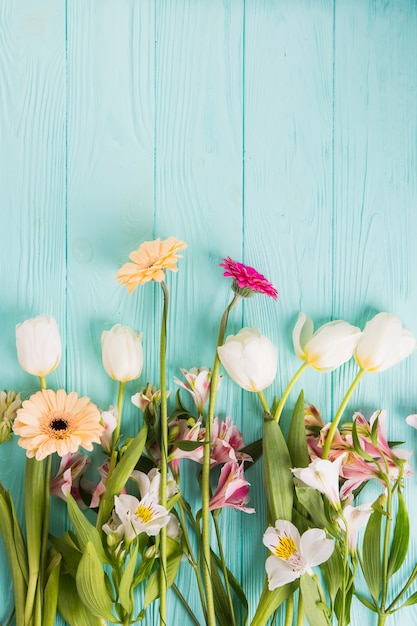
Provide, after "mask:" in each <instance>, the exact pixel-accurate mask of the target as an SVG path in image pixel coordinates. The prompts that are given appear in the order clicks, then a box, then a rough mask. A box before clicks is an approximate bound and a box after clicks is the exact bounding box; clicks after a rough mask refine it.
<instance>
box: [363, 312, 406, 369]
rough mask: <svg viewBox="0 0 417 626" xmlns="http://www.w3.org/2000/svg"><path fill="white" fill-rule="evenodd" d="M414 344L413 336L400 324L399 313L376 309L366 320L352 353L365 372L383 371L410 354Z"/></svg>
mask: <svg viewBox="0 0 417 626" xmlns="http://www.w3.org/2000/svg"><path fill="white" fill-rule="evenodd" d="M416 346H417V343H416V338H415V336H414V335H413V333H412V332H411V331H410V330H407V329H406V328H403V325H402V323H401V320H400V318H399V317H397V316H396V315H393V314H392V313H378V314H377V315H375V317H373V318H372V319H371V320H370V321H369V322H367V323H366V325H365V328H364V330H363V333H362V337H361V339H360V341H359V343H358V345H357V346H356V349H355V353H354V356H355V360H356V362H357V364H358V365H359V367H360V368H361V369H363V370H365V371H366V372H383V371H385V370H387V369H388V368H390V367H392V366H393V365H395V364H396V363H398V362H399V361H402V360H403V359H405V358H406V357H407V356H409V355H410V354H411V353H412V352H413V351H414V350H415V349H416Z"/></svg>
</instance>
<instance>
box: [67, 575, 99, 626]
mask: <svg viewBox="0 0 417 626" xmlns="http://www.w3.org/2000/svg"><path fill="white" fill-rule="evenodd" d="M58 611H59V613H60V614H61V616H62V617H63V619H64V620H65V622H66V623H67V624H69V626H103V621H102V619H101V618H99V617H96V616H95V615H93V614H92V613H91V612H90V611H89V610H88V609H87V607H86V606H85V605H84V604H83V603H82V602H80V596H79V595H78V591H77V587H76V583H75V580H74V579H73V578H72V577H71V576H70V575H69V574H64V575H61V577H60V585H59V594H58Z"/></svg>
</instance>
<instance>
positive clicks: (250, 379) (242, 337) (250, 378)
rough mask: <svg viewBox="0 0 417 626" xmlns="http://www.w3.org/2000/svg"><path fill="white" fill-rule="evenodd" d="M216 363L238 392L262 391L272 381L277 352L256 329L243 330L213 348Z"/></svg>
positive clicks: (275, 368)
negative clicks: (237, 388)
mask: <svg viewBox="0 0 417 626" xmlns="http://www.w3.org/2000/svg"><path fill="white" fill-rule="evenodd" d="M217 352H218V355H219V358H220V361H221V363H222V365H223V367H224V369H225V370H226V372H227V373H228V374H229V376H230V377H231V378H233V380H234V381H235V383H237V384H238V385H239V386H240V387H242V389H246V390H247V391H255V392H258V391H262V390H263V389H265V388H266V387H269V385H270V384H271V383H272V382H273V381H274V379H275V376H276V373H277V364H278V351H277V348H276V346H274V344H273V343H272V341H271V340H270V339H269V338H268V337H266V336H265V335H262V334H261V331H260V330H259V329H258V328H243V329H242V330H241V331H239V332H238V334H237V335H229V337H227V339H226V342H225V343H224V344H223V345H222V346H219V347H218V348H217Z"/></svg>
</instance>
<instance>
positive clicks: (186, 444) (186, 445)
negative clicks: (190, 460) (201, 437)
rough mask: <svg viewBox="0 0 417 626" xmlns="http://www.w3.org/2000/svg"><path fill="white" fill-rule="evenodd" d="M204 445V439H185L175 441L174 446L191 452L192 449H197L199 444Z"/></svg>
mask: <svg viewBox="0 0 417 626" xmlns="http://www.w3.org/2000/svg"><path fill="white" fill-rule="evenodd" d="M204 445H206V444H205V443H204V441H187V440H186V439H184V440H181V441H175V446H176V447H177V448H179V449H180V450H185V451H186V452H192V451H193V450H197V448H201V446H204Z"/></svg>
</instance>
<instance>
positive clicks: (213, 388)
mask: <svg viewBox="0 0 417 626" xmlns="http://www.w3.org/2000/svg"><path fill="white" fill-rule="evenodd" d="M241 298H242V296H240V295H238V294H235V296H234V297H233V300H232V301H231V302H230V304H229V306H228V307H227V308H226V310H225V311H224V313H223V315H222V318H221V321H220V326H219V334H218V337H217V345H216V355H215V358H214V364H213V370H212V372H211V384H210V400H209V408H208V415H207V419H206V424H205V426H206V434H205V438H204V444H205V445H204V455H203V468H202V479H201V520H202V552H203V580H204V586H205V590H206V603H207V626H215V624H216V614H215V610H214V596H213V587H212V582H211V563H210V558H211V557H210V509H209V502H210V457H211V449H210V446H211V430H212V425H213V420H214V407H215V400H216V393H217V386H218V382H219V377H220V359H219V356H218V353H217V348H218V347H219V346H221V345H223V343H224V335H225V333H226V326H227V319H228V317H229V313H230V311H231V310H232V308H233V307H234V306H235V304H236V303H237V302H239V300H241Z"/></svg>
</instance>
